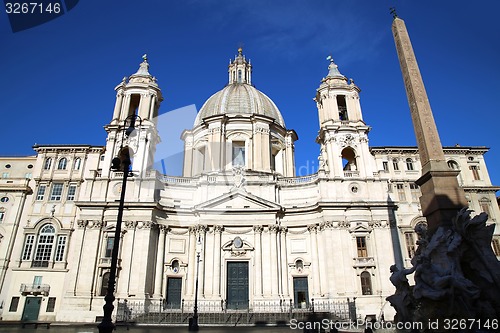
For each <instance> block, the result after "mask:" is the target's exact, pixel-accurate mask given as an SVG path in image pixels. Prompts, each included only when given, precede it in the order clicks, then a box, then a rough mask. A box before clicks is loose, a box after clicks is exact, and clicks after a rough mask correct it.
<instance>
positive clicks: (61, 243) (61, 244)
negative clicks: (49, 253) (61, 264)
mask: <svg viewBox="0 0 500 333" xmlns="http://www.w3.org/2000/svg"><path fill="white" fill-rule="evenodd" d="M66 238H67V236H66V235H63V236H58V237H57V246H56V255H55V257H54V261H64V249H65V248H66Z"/></svg>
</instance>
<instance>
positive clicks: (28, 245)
mask: <svg viewBox="0 0 500 333" xmlns="http://www.w3.org/2000/svg"><path fill="white" fill-rule="evenodd" d="M34 243H35V235H26V241H25V242H24V249H23V257H22V260H30V259H31V252H32V251H33V244H34Z"/></svg>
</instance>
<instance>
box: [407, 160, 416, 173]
mask: <svg viewBox="0 0 500 333" xmlns="http://www.w3.org/2000/svg"><path fill="white" fill-rule="evenodd" d="M406 170H408V171H413V170H415V169H414V167H413V160H412V159H411V158H407V159H406Z"/></svg>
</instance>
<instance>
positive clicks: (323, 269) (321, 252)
mask: <svg viewBox="0 0 500 333" xmlns="http://www.w3.org/2000/svg"><path fill="white" fill-rule="evenodd" d="M327 227H328V223H327V222H322V223H321V224H320V226H319V230H320V235H319V237H318V258H319V260H318V261H319V271H320V284H321V287H322V289H323V291H327V290H330V288H329V283H328V280H329V276H328V267H329V266H330V264H329V262H328V258H327V256H328V255H330V258H331V257H333V256H332V254H333V253H334V252H327V251H326V244H327V243H326V239H325V238H326V233H327ZM322 294H323V293H322Z"/></svg>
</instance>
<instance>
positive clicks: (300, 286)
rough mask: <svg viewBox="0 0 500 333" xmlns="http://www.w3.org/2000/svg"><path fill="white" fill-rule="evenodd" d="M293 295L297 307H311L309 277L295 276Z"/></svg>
mask: <svg viewBox="0 0 500 333" xmlns="http://www.w3.org/2000/svg"><path fill="white" fill-rule="evenodd" d="M293 296H294V297H293V299H294V305H295V307H296V308H299V309H307V308H308V307H309V286H308V284H307V277H294V278H293Z"/></svg>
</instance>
